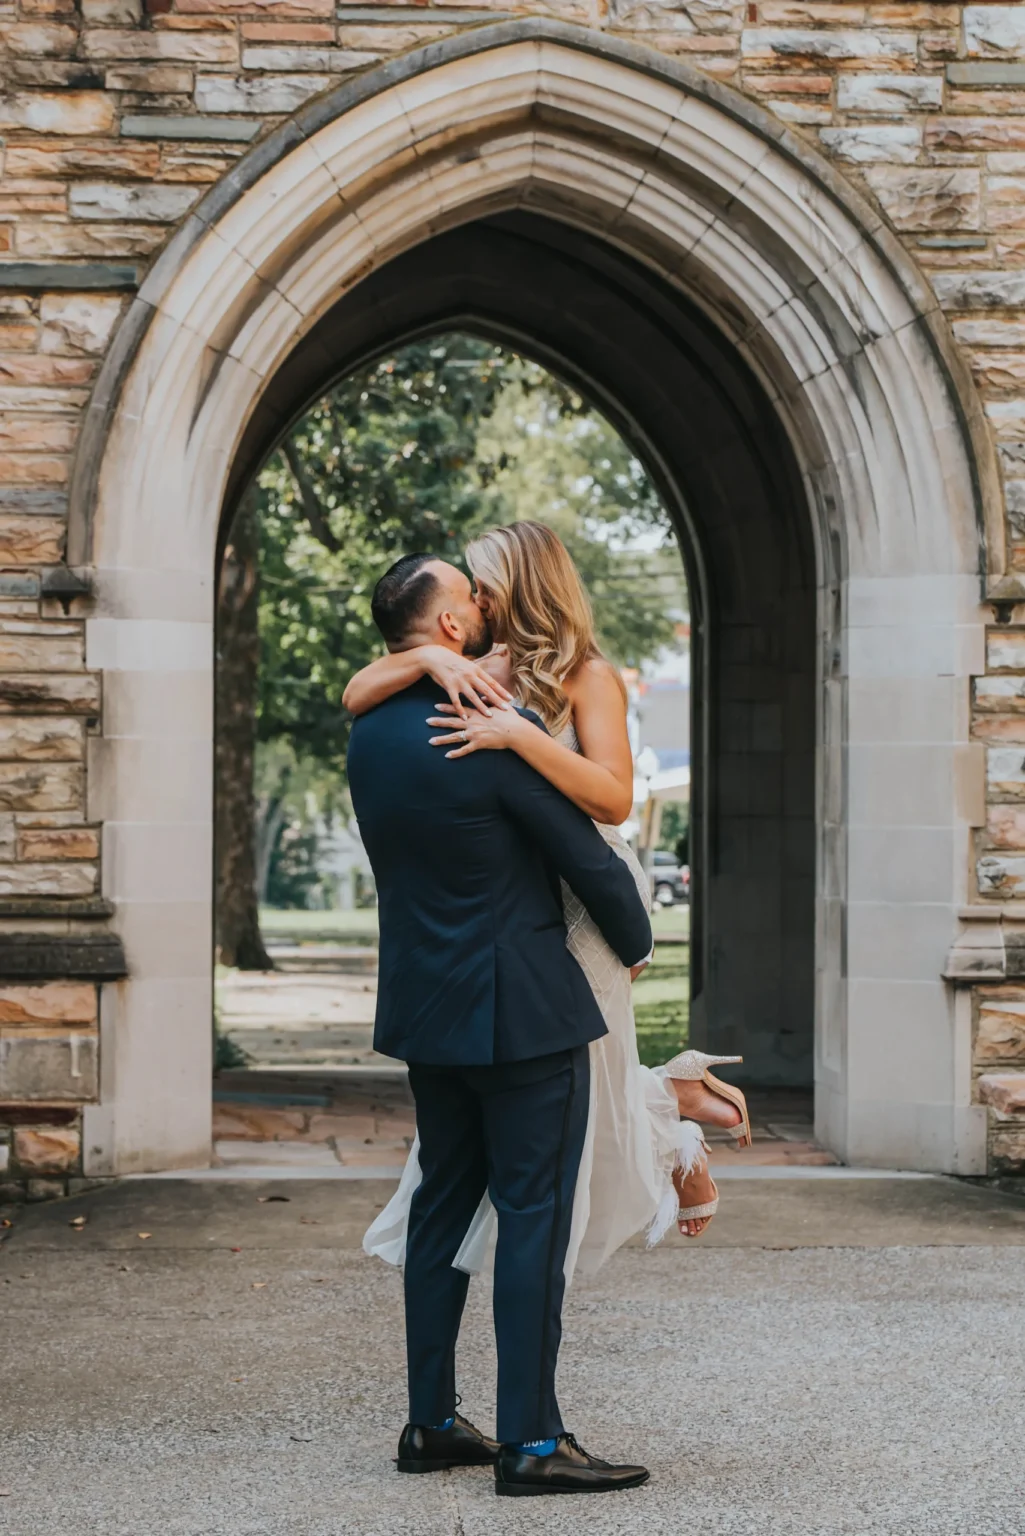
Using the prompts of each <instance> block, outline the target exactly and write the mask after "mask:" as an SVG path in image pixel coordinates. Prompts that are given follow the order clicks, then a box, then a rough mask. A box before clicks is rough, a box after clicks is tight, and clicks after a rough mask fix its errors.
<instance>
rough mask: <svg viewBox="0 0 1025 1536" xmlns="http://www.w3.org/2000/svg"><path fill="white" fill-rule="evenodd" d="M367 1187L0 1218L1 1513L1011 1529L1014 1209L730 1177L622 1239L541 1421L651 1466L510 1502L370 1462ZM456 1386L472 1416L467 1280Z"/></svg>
mask: <svg viewBox="0 0 1025 1536" xmlns="http://www.w3.org/2000/svg"><path fill="white" fill-rule="evenodd" d="M826 1171H827V1172H831V1171H830V1170H826ZM774 1172H779V1173H782V1172H783V1170H774ZM812 1172H813V1173H815V1172H818V1170H812ZM392 1187H393V1186H392V1185H390V1184H387V1183H385V1182H373V1181H359V1182H357V1181H352V1182H337V1181H336V1182H309V1183H307V1182H304V1181H302V1180H296V1179H292V1180H290V1181H288V1182H287V1183H285V1182H280V1183H260V1182H256V1181H250V1182H247V1183H244V1184H243V1183H231V1182H220V1183H205V1184H204V1183H186V1182H184V1181H183V1182H177V1181H154V1182H146V1181H139V1182H134V1183H129V1182H126V1183H123V1184H120V1185H118V1186H114V1187H111V1188H108V1189H105V1190H102V1191H98V1192H95V1193H92V1194H89V1195H84V1196H80V1197H78V1198H77V1199H74V1200H70V1201H64V1202H59V1203H55V1204H52V1205H46V1206H36V1207H29V1208H27V1209H24V1210H21V1211H17V1212H13V1213H11V1212H8V1213H7V1214H8V1215H9V1216H12V1219H13V1220H14V1226H13V1227H12V1228H11V1229H10V1230H9V1231H8V1232H7V1236H6V1241H5V1242H4V1243H3V1244H2V1245H0V1358H2V1360H3V1367H2V1381H0V1487H2V1488H4V1489H7V1490H9V1492H8V1493H6V1494H5V1495H4V1496H3V1497H0V1531H2V1532H4V1533H5V1536H7V1533H10V1536H56V1533H61V1536H63V1533H65V1532H67V1533H69V1536H70V1533H73V1536H350V1533H352V1536H400V1533H407V1532H408V1533H410V1536H485V1533H487V1536H496V1533H497V1536H503V1533H505V1532H517V1533H519V1532H525V1533H534V1532H538V1533H540V1532H542V1531H544V1532H551V1533H556V1536H558V1533H563V1532H565V1533H571V1532H572V1533H577V1532H581V1533H582V1532H585V1531H586V1532H587V1533H588V1536H606V1533H607V1536H618V1533H632V1532H640V1533H645V1536H662V1533H665V1536H669V1533H672V1536H678V1533H685V1532H702V1533H703V1532H714V1533H716V1536H755V1533H757V1536H1012V1533H1013V1536H1019V1533H1020V1531H1021V1529H1022V1519H1021V1513H1020V1512H1021V1508H1022V1505H1023V1502H1025V1499H1023V1495H1025V1474H1023V1472H1022V1465H1023V1464H1022V1460H1021V1417H1022V1416H1021V1407H1020V1401H1021V1398H1020V1388H1021V1381H1022V1379H1023V1374H1025V1370H1023V1368H1025V1330H1023V1329H1022V1328H1021V1322H1020V1319H1021V1295H1022V1288H1023V1282H1025V1203H1023V1202H1021V1201H1019V1200H1016V1199H1015V1198H1013V1197H1010V1196H1006V1195H998V1194H994V1193H992V1192H989V1191H985V1190H978V1189H973V1188H969V1187H966V1186H963V1185H959V1184H956V1183H954V1182H953V1181H948V1180H920V1179H907V1180H887V1179H882V1180H876V1179H845V1178H836V1177H830V1178H814V1177H807V1178H803V1179H802V1178H796V1177H795V1178H786V1177H773V1178H772V1179H762V1180H755V1179H751V1180H746V1179H742V1178H740V1179H731V1180H730V1182H729V1185H728V1188H726V1189H724V1209H723V1211H722V1213H721V1214H720V1216H719V1217H718V1218H717V1220H716V1221H715V1222H714V1223H713V1224H712V1227H711V1228H710V1229H709V1233H708V1236H707V1237H706V1238H705V1239H704V1240H702V1242H701V1243H700V1244H690V1245H686V1244H684V1242H683V1241H682V1240H680V1239H676V1238H674V1239H673V1240H672V1241H671V1242H670V1243H667V1244H666V1245H665V1246H664V1247H663V1248H661V1249H659V1250H657V1251H656V1252H654V1253H645V1252H644V1251H643V1250H642V1249H641V1248H640V1247H632V1248H629V1249H627V1250H625V1251H624V1252H622V1253H621V1254H619V1255H617V1256H616V1258H615V1259H614V1260H612V1262H611V1263H610V1264H609V1265H608V1266H607V1267H606V1269H605V1270H604V1271H603V1272H602V1273H601V1274H600V1275H599V1276H598V1277H596V1278H595V1279H593V1280H589V1281H582V1282H578V1283H577V1284H576V1285H575V1286H574V1288H573V1291H572V1294H571V1299H570V1302H569V1304H568V1306H567V1312H566V1337H565V1345H564V1351H563V1367H562V1371H561V1397H562V1401H563V1407H564V1411H565V1413H566V1416H567V1420H568V1422H569V1423H570V1425H571V1426H572V1427H573V1428H574V1429H576V1430H577V1431H578V1433H579V1434H580V1437H581V1439H582V1440H583V1443H584V1444H585V1445H587V1446H588V1447H589V1448H592V1449H594V1450H595V1451H597V1452H598V1453H599V1454H607V1455H608V1454H611V1455H615V1456H622V1457H623V1458H629V1459H641V1460H644V1461H645V1462H647V1464H648V1465H649V1466H650V1467H651V1469H652V1473H653V1477H652V1481H651V1482H650V1483H649V1484H648V1485H647V1486H646V1487H645V1488H644V1489H641V1490H637V1491H636V1492H632V1493H626V1494H621V1495H618V1496H616V1497H611V1496H606V1497H603V1498H600V1499H590V1500H582V1499H563V1500H552V1499H546V1500H537V1501H535V1502H533V1503H530V1504H527V1505H524V1504H523V1503H522V1502H516V1503H510V1502H509V1501H505V1500H496V1499H495V1498H494V1496H493V1493H492V1491H491V1485H490V1482H489V1478H488V1475H487V1474H484V1473H479V1472H470V1471H467V1472H452V1473H445V1474H442V1475H438V1476H434V1477H427V1478H416V1479H414V1478H401V1477H399V1476H398V1475H397V1474H396V1473H395V1472H394V1470H393V1468H392V1465H391V1461H390V1458H391V1456H392V1455H393V1454H394V1442H395V1438H396V1435H397V1431H398V1428H399V1427H400V1425H401V1422H402V1419H403V1396H404V1393H403V1379H402V1325H401V1298H400V1283H399V1277H398V1275H397V1274H395V1273H393V1272H392V1271H390V1270H388V1269H386V1268H385V1267H384V1266H382V1265H380V1264H378V1263H375V1262H372V1261H370V1260H367V1259H365V1258H364V1257H363V1255H362V1254H361V1253H360V1252H359V1246H358V1245H359V1239H360V1236H361V1234H362V1231H363V1228H364V1226H365V1224H366V1222H367V1220H368V1219H369V1218H370V1216H371V1215H372V1213H373V1210H374V1208H375V1207H377V1206H379V1205H380V1204H381V1202H382V1201H383V1200H384V1199H385V1198H387V1195H388V1193H389V1192H390V1189H391V1188H392ZM275 1196H287V1199H281V1198H273V1197H275ZM79 1216H85V1217H86V1221H85V1224H84V1225H83V1226H82V1227H81V1229H80V1230H79V1229H78V1228H76V1227H73V1226H71V1225H69V1223H71V1222H72V1221H73V1220H74V1219H75V1218H76V1217H79ZM142 1233H149V1234H150V1235H149V1236H148V1237H143V1236H141V1235H140V1234H142ZM461 1386H462V1390H463V1393H464V1396H465V1407H466V1411H467V1412H468V1413H469V1415H470V1416H471V1417H472V1418H474V1419H475V1420H477V1421H478V1422H479V1423H481V1424H482V1425H485V1426H487V1425H488V1424H489V1422H490V1420H491V1416H492V1411H493V1390H494V1384H493V1356H492V1348H491V1327H490V1316H489V1298H488V1294H487V1286H486V1285H485V1284H484V1283H482V1282H480V1281H479V1282H477V1283H476V1284H475V1285H474V1286H473V1287H472V1288H471V1300H470V1305H469V1309H468V1316H467V1321H466V1326H465V1328H464V1340H463V1347H462V1356H461Z"/></svg>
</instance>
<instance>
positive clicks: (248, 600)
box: [214, 494, 273, 971]
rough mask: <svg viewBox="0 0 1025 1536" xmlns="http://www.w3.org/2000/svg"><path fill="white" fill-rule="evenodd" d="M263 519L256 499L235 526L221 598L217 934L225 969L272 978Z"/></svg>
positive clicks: (216, 760)
mask: <svg viewBox="0 0 1025 1536" xmlns="http://www.w3.org/2000/svg"><path fill="white" fill-rule="evenodd" d="M259 539H260V529H259V519H258V517H257V511H256V500H255V497H254V496H252V495H251V494H250V495H248V496H247V497H246V498H245V500H244V501H243V503H242V505H241V507H240V508H239V510H238V513H237V515H236V517H235V521H234V523H233V524H232V528H231V534H230V537H229V541H228V546H227V548H226V549H225V552H224V563H223V565H222V566H221V575H220V582H219V585H218V592H217V670H216V682H215V695H214V698H215V711H216V715H215V719H216V728H215V747H214V785H215V787H214V796H215V809H214V870H215V882H216V883H215V930H216V934H217V949H218V955H219V958H220V960H221V963H222V964H223V965H237V966H238V968H239V969H240V970H243V971H269V970H272V969H273V965H272V962H271V960H270V957H269V955H268V954H267V951H266V949H265V948H264V944H263V938H262V936H261V934H260V915H259V908H258V906H257V895H256V815H255V812H256V807H255V804H254V798H253V766H254V756H255V751H256V695H257V686H258V680H259V667H260V635H259V627H258V619H259V595H260V582H259Z"/></svg>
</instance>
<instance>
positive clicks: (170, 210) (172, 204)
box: [68, 181, 203, 224]
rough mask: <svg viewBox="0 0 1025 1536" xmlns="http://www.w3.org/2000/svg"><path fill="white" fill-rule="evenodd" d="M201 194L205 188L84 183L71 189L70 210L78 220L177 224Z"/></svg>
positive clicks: (69, 195)
mask: <svg viewBox="0 0 1025 1536" xmlns="http://www.w3.org/2000/svg"><path fill="white" fill-rule="evenodd" d="M202 193H203V188H202V187H190V186H154V187H147V186H126V185H123V184H120V183H117V182H106V183H105V182H88V181H82V182H78V183H77V184H74V185H72V187H71V188H70V190H69V193H68V207H69V210H70V212H71V215H72V217H73V218H76V219H119V220H120V219H126V220H127V219H135V220H142V222H143V223H156V224H174V223H177V221H178V220H179V219H181V218H183V217H184V215H185V214H186V213H188V211H189V209H190V208H191V207H192V205H193V203H195V202H196V200H197V199H198V198H199V197H201V196H202Z"/></svg>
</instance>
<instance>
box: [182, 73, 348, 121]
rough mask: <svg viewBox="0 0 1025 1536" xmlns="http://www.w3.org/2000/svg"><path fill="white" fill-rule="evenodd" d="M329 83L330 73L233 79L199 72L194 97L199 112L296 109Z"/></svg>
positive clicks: (266, 111)
mask: <svg viewBox="0 0 1025 1536" xmlns="http://www.w3.org/2000/svg"><path fill="white" fill-rule="evenodd" d="M331 83H332V80H331V76H330V75H323V74H319V75H276V76H274V77H272V78H270V79H263V78H257V79H252V80H239V79H234V78H232V77H231V76H229V75H199V76H198V78H197V80H196V89H195V94H194V100H195V103H196V106H197V107H198V108H199V110H200V112H207V113H214V114H216V113H218V112H249V113H257V114H259V113H270V112H275V113H276V112H284V113H289V112H295V111H296V110H297V109H298V108H299V107H301V106H302V105H303V104H304V103H305V102H307V101H309V99H310V97H311V96H316V95H318V94H319V92H321V91H324V90H326V89H327V87H328V86H329V85H330V84H331Z"/></svg>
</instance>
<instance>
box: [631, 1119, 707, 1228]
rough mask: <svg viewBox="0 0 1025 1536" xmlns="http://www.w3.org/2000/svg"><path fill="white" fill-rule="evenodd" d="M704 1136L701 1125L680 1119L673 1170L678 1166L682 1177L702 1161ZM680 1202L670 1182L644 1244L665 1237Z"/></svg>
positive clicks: (703, 1156) (659, 1203) (674, 1187)
mask: <svg viewBox="0 0 1025 1536" xmlns="http://www.w3.org/2000/svg"><path fill="white" fill-rule="evenodd" d="M705 1152H706V1147H705V1138H704V1137H703V1136H702V1134H701V1127H700V1126H699V1125H695V1123H694V1121H693V1120H681V1121H680V1128H679V1136H678V1139H677V1142H676V1161H675V1165H674V1172H675V1170H676V1169H677V1168H679V1169H680V1170H681V1171H682V1173H683V1175H684V1177H686V1176H687V1174H688V1173H691V1172H693V1170H694V1169H695V1168H697V1167H700V1165H701V1164H702V1163H703V1162H704V1159H705ZM679 1206H680V1202H679V1199H678V1198H677V1194H676V1186H675V1185H674V1184H672V1183H670V1185H669V1188H668V1189H667V1190H666V1191H665V1193H664V1194H663V1196H662V1198H661V1200H660V1201H659V1202H658V1210H657V1211H656V1212H655V1218H654V1220H653V1221H652V1223H651V1226H650V1227H649V1228H648V1237H647V1243H646V1246H647V1247H648V1248H654V1247H656V1246H657V1244H659V1243H660V1242H661V1241H662V1239H663V1238H664V1237H665V1235H666V1233H667V1232H668V1231H669V1229H670V1228H671V1227H672V1225H673V1223H674V1222H675V1220H676V1213H677V1211H678V1210H679Z"/></svg>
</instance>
